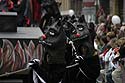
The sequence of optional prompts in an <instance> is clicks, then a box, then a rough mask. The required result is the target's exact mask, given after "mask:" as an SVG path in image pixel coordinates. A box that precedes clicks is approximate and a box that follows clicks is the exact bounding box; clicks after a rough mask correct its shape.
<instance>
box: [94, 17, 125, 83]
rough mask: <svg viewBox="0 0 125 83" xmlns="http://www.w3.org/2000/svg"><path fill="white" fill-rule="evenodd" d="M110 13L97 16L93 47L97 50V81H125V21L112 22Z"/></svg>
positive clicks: (119, 82)
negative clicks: (98, 68)
mask: <svg viewBox="0 0 125 83" xmlns="http://www.w3.org/2000/svg"><path fill="white" fill-rule="evenodd" d="M112 17H113V16H112V15H108V16H107V18H104V16H103V15H101V16H100V17H99V18H98V25H96V27H95V31H96V37H95V39H94V47H95V49H96V50H97V51H98V55H99V58H100V65H101V71H100V76H99V78H98V82H101V83H124V82H125V80H124V79H125V76H124V74H125V64H124V63H125V23H124V22H120V23H116V24H113V22H112ZM123 81H124V82H123Z"/></svg>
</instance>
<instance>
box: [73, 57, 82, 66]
mask: <svg viewBox="0 0 125 83" xmlns="http://www.w3.org/2000/svg"><path fill="white" fill-rule="evenodd" d="M83 61H84V59H83V57H82V56H77V57H76V59H75V62H76V63H79V65H81V64H82V63H83Z"/></svg>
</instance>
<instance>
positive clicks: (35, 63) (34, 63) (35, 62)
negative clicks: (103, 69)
mask: <svg viewBox="0 0 125 83" xmlns="http://www.w3.org/2000/svg"><path fill="white" fill-rule="evenodd" d="M39 65H40V60H39V59H33V60H32V61H30V62H29V63H28V65H27V67H31V68H33V69H37V68H38V67H39Z"/></svg>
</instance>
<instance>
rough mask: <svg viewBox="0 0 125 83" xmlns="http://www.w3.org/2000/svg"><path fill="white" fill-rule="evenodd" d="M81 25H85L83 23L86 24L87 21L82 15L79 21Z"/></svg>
mask: <svg viewBox="0 0 125 83" xmlns="http://www.w3.org/2000/svg"><path fill="white" fill-rule="evenodd" d="M78 21H79V22H80V23H83V22H86V20H85V16H84V15H81V16H80V17H79V20H78Z"/></svg>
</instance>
